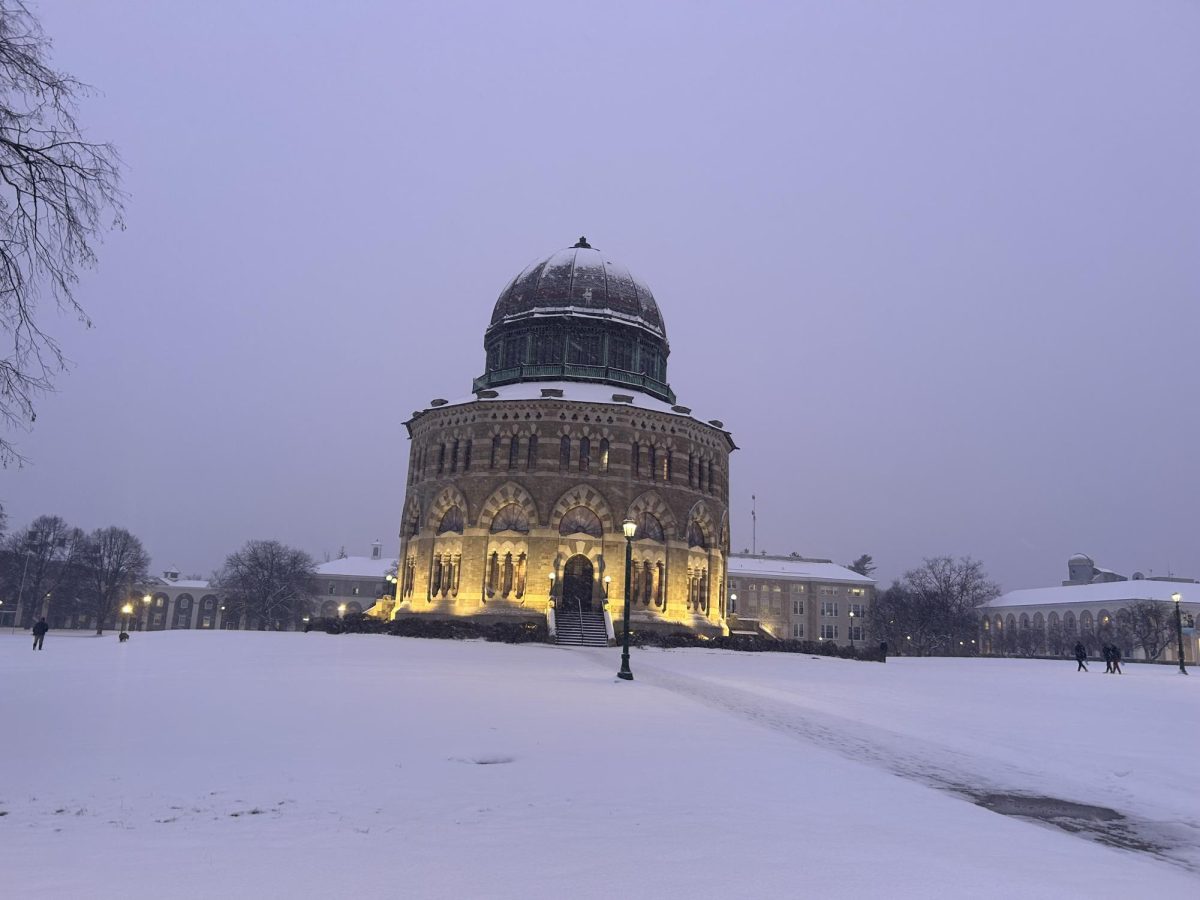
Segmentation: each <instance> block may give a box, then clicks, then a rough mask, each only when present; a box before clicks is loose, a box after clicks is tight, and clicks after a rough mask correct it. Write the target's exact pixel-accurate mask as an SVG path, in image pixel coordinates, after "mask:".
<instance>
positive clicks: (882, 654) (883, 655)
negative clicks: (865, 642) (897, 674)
mask: <svg viewBox="0 0 1200 900" xmlns="http://www.w3.org/2000/svg"><path fill="white" fill-rule="evenodd" d="M879 661H880V662H887V641H880V642H879Z"/></svg>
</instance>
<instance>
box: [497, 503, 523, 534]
mask: <svg viewBox="0 0 1200 900" xmlns="http://www.w3.org/2000/svg"><path fill="white" fill-rule="evenodd" d="M491 531H492V534H499V533H500V532H501V531H516V532H519V533H521V534H528V533H529V517H528V516H526V515H525V510H523V509H521V507H520V506H518V505H517V504H516V503H510V504H508V505H507V506H504V507H501V508H500V510H499V511H498V512H497V513H496V515H495V516H494V517H493V518H492V528H491Z"/></svg>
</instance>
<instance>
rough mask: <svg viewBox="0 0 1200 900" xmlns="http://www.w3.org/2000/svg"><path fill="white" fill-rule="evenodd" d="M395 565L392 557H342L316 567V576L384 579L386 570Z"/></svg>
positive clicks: (395, 562) (395, 561)
mask: <svg viewBox="0 0 1200 900" xmlns="http://www.w3.org/2000/svg"><path fill="white" fill-rule="evenodd" d="M396 564H397V560H396V559H395V558H394V557H393V558H391V559H388V558H387V557H380V558H379V559H376V558H374V557H371V556H343V557H342V558H341V559H331V560H330V561H329V562H325V563H321V564H320V565H319V566H317V575H318V576H322V575H323V576H329V575H345V576H348V577H352V578H378V579H381V580H382V579H383V578H384V577H386V575H387V573H388V570H389V569H391V568H392V567H393V566H395V565H396Z"/></svg>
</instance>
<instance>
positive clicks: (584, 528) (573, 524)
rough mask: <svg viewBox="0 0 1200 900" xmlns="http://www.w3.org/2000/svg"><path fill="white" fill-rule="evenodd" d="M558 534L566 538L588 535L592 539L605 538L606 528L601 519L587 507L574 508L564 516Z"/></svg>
mask: <svg viewBox="0 0 1200 900" xmlns="http://www.w3.org/2000/svg"><path fill="white" fill-rule="evenodd" d="M558 533H559V534H561V535H563V536H564V537H565V536H566V535H569V534H587V535H591V536H592V537H597V538H598V537H604V526H603V524H601V522H600V517H599V516H598V515H596V514H595V513H594V512H592V510H590V509H588V508H587V507H586V506H573V507H571V508H570V509H568V510H567V511H566V513H564V514H563V517H562V521H561V522H559V524H558Z"/></svg>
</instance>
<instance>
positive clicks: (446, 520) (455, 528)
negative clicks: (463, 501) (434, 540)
mask: <svg viewBox="0 0 1200 900" xmlns="http://www.w3.org/2000/svg"><path fill="white" fill-rule="evenodd" d="M463 524H464V523H463V511H462V510H461V509H459V508H458V507H457V506H452V507H450V508H449V509H448V510H446V513H445V515H443V516H442V521H441V522H439V523H438V528H437V533H438V534H447V533H451V532H453V533H454V534H462V533H463Z"/></svg>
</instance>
